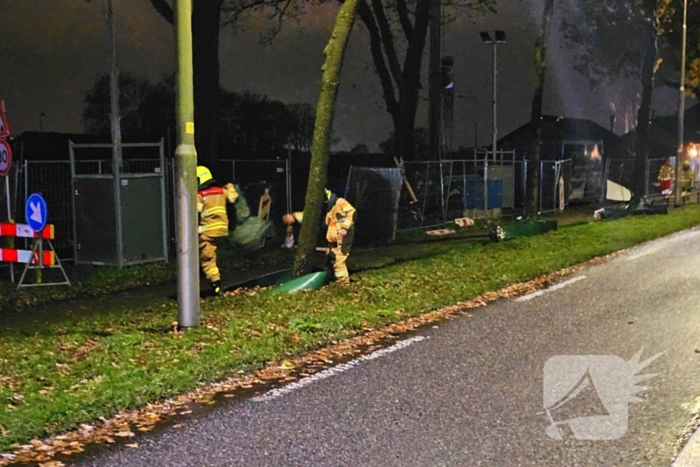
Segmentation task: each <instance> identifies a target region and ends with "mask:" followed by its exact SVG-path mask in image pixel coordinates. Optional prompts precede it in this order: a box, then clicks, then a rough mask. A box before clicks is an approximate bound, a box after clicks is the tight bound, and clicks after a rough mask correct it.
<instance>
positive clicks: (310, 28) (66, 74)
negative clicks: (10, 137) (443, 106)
mask: <svg viewBox="0 0 700 467" xmlns="http://www.w3.org/2000/svg"><path fill="white" fill-rule="evenodd" d="M540 2H541V0H522V1H520V0H501V1H500V2H499V11H500V13H499V15H497V16H489V17H479V18H475V19H474V22H475V23H476V24H474V22H472V21H471V20H468V19H464V20H459V21H455V22H452V23H450V24H448V25H447V26H446V27H445V41H444V42H445V50H444V54H448V55H453V56H455V75H456V94H463V95H464V94H471V95H476V96H477V98H478V109H477V110H478V124H479V143H480V144H482V145H483V144H487V143H488V142H489V141H490V132H491V123H490V122H491V70H492V62H491V48H490V47H489V46H487V45H485V44H483V43H482V42H481V40H480V38H479V35H478V32H479V31H480V30H494V29H504V30H506V32H507V34H508V42H507V43H506V44H505V45H503V46H500V47H499V50H498V52H499V53H498V55H499V60H498V64H499V81H498V83H499V86H498V92H499V97H498V102H499V113H498V115H499V136H503V135H505V134H506V133H508V132H510V131H512V130H514V129H515V128H517V127H518V126H520V125H522V124H524V123H525V122H526V121H527V120H528V119H529V105H530V103H529V101H530V95H531V83H530V77H531V75H532V44H533V39H534V31H535V27H534V24H535V20H534V19H533V18H535V17H538V8H539V7H540V5H539V3H540ZM570 3H575V0H572V2H570ZM559 4H561V3H558V5H559ZM336 8H337V7H336V5H335V4H326V5H322V6H316V7H313V8H312V9H310V10H309V11H308V12H307V14H306V15H305V16H304V17H303V18H302V20H301V23H300V24H297V23H296V22H293V21H290V22H288V23H287V24H285V26H284V28H283V31H282V32H281V33H280V35H279V36H278V37H277V38H276V39H275V41H274V42H273V43H272V44H271V45H269V46H262V45H259V43H258V31H259V30H261V29H262V27H263V21H262V20H261V19H260V18H254V19H253V20H252V21H251V22H250V23H248V24H247V26H246V27H245V28H244V29H243V30H239V31H234V30H232V29H231V28H225V29H222V31H221V49H220V57H221V64H222V73H221V84H222V86H223V87H225V88H227V89H229V90H232V91H242V90H249V91H252V92H256V93H260V94H266V95H268V96H270V97H271V98H275V99H279V100H281V101H284V102H298V101H306V102H310V103H315V101H316V98H317V94H318V81H319V79H320V76H321V64H322V63H323V54H322V51H323V47H324V46H325V43H326V41H327V39H328V36H329V34H330V30H331V28H332V24H333V19H334V17H335V12H336ZM115 11H116V15H117V34H118V41H119V45H118V47H119V50H118V54H119V67H120V69H121V70H123V71H129V72H132V73H135V74H138V75H141V76H148V77H151V78H153V79H154V80H156V79H158V78H160V77H161V76H162V75H164V74H167V73H170V72H172V71H173V67H174V32H173V29H172V26H170V25H169V24H167V23H166V22H165V21H164V20H162V19H161V18H160V17H159V16H158V14H157V13H156V12H155V11H154V10H153V8H152V6H151V5H150V2H149V1H148V0H115ZM561 14H562V12H561V11H557V19H556V20H555V23H556V24H555V25H554V27H553V32H554V36H553V38H552V41H551V43H550V48H549V53H550V55H549V58H550V70H549V72H548V75H547V80H548V81H547V88H546V96H545V104H544V107H545V108H544V111H545V113H547V114H556V115H563V116H567V117H582V118H589V119H592V120H594V121H596V122H598V123H600V124H601V125H604V126H606V127H607V126H608V121H609V120H608V119H609V114H610V111H609V107H610V103H611V102H612V103H614V105H615V106H616V108H617V119H618V120H617V121H618V123H617V126H616V131H617V132H618V133H624V131H625V126H624V120H625V118H624V115H625V112H626V111H627V110H628V109H630V108H632V107H633V105H634V103H633V100H634V99H635V95H636V93H637V89H638V86H637V85H636V83H624V82H618V83H615V84H614V85H611V86H607V87H605V88H598V89H596V90H593V91H591V90H589V89H588V85H587V81H586V80H585V79H584V78H583V77H581V76H580V75H578V74H577V73H576V72H574V71H573V69H572V56H573V54H572V53H571V52H570V51H568V50H565V49H564V48H562V47H561V46H560V44H561V37H560V34H559V32H558V18H560V17H561ZM567 14H571V13H567ZM0 18H2V27H1V28H0V70H2V73H1V74H0V99H4V100H5V103H6V106H7V109H8V114H9V119H10V125H11V128H12V131H13V134H15V135H17V134H20V133H21V132H23V131H27V130H38V129H39V124H40V114H41V113H42V112H44V113H45V117H43V128H44V130H45V131H63V132H79V131H81V129H82V124H81V121H80V114H81V110H82V98H83V95H84V92H85V90H86V89H87V88H88V87H89V86H90V85H91V84H92V82H93V81H94V79H95V77H96V76H98V75H99V74H103V73H106V72H108V71H109V66H110V62H109V51H110V48H109V47H110V44H109V37H108V33H107V25H106V22H105V21H104V17H103V14H102V1H101V0H97V1H96V2H91V3H88V2H84V1H76V0H51V1H50V2H47V1H46V0H0ZM368 42H369V39H368V36H367V34H366V31H365V29H364V27H363V26H362V24H361V23H360V22H359V21H358V22H357V23H356V25H355V29H354V31H353V36H352V39H351V43H350V46H349V48H348V55H347V57H346V62H345V65H344V69H343V77H342V81H341V88H340V93H339V102H338V110H337V114H336V121H335V130H334V131H335V133H336V135H337V136H338V137H339V138H340V143H339V144H338V146H337V148H336V149H349V148H350V147H352V146H354V145H355V144H358V143H365V144H367V145H368V146H369V147H370V149H375V150H376V149H377V146H376V145H377V144H378V143H379V142H381V141H383V140H384V139H386V137H387V136H388V134H389V132H390V131H391V129H392V128H391V120H390V118H389V116H388V114H387V113H386V111H385V110H384V106H383V101H382V97H381V89H380V86H379V81H378V78H377V77H376V74H375V72H374V65H373V64H372V61H371V58H370V56H369V51H368V46H367V45H368ZM424 62H425V63H427V50H426V60H424ZM425 76H426V78H425V79H424V87H425V90H424V91H423V94H424V97H425V98H427V74H426V75H425ZM675 105H676V97H675V93H674V92H673V91H672V90H669V89H666V90H660V92H657V93H656V100H655V106H656V107H657V109H658V110H657V111H658V113H659V114H669V113H673V112H674V109H675ZM425 107H426V106H424V108H423V109H421V110H420V111H419V114H418V126H427V123H426V122H427V116H426V110H425ZM474 110H475V109H474V105H473V100H470V99H458V100H457V101H456V103H455V147H457V146H459V145H465V146H470V145H472V143H473V128H474V119H475V111H474Z"/></svg>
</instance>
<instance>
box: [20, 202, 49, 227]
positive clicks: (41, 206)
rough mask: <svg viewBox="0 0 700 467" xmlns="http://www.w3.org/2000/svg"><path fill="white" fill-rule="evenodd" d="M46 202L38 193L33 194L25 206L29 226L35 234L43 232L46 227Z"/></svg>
mask: <svg viewBox="0 0 700 467" xmlns="http://www.w3.org/2000/svg"><path fill="white" fill-rule="evenodd" d="M46 214H47V209H46V201H44V198H42V197H41V195H40V194H38V193H32V194H31V195H30V196H29V198H28V199H27V204H26V205H25V206H24V216H25V219H26V220H27V224H29V227H30V228H31V229H32V230H33V231H34V232H41V231H42V230H44V227H46Z"/></svg>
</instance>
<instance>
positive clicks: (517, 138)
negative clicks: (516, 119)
mask: <svg viewBox="0 0 700 467" xmlns="http://www.w3.org/2000/svg"><path fill="white" fill-rule="evenodd" d="M533 134H534V125H533V124H532V122H528V123H526V124H525V125H523V126H521V127H520V128H518V129H516V130H514V131H512V132H510V133H509V134H507V135H506V136H504V137H503V138H501V139H500V140H499V142H501V143H507V142H511V143H520V142H529V141H530V140H531V139H532V137H533ZM601 140H602V141H606V142H608V141H614V142H616V143H619V144H622V140H621V138H620V137H619V136H617V135H616V134H615V133H613V132H611V131H609V130H607V129H605V128H604V127H602V126H601V125H598V124H597V123H595V122H592V121H591V120H586V119H583V118H567V117H557V116H554V115H543V116H542V142H543V143H559V142H562V141H601Z"/></svg>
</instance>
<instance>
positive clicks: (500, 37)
mask: <svg viewBox="0 0 700 467" xmlns="http://www.w3.org/2000/svg"><path fill="white" fill-rule="evenodd" d="M479 35H480V36H481V40H482V41H484V43H486V44H493V129H492V132H491V150H492V151H493V160H494V162H495V161H496V151H497V148H496V144H497V143H496V142H497V140H498V119H497V113H496V111H497V107H498V94H497V92H496V90H497V89H498V81H497V78H498V66H497V65H498V55H497V52H496V50H497V49H498V44H504V43H505V42H506V32H505V31H495V34H494V37H493V39H492V38H491V35H490V34H489V33H488V32H486V31H481V32H480V33H479ZM488 159H489V158H488V152H487V153H486V159H485V160H484V211H487V210H488V205H489V204H488V196H489V189H488V178H489V177H488V170H489V169H488V165H489V162H488Z"/></svg>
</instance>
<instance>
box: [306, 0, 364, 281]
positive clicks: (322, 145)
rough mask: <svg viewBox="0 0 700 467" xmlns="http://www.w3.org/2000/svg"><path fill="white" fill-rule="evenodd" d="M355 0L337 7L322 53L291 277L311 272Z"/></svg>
mask: <svg viewBox="0 0 700 467" xmlns="http://www.w3.org/2000/svg"><path fill="white" fill-rule="evenodd" d="M357 5H358V0H346V1H345V2H344V3H343V4H342V6H341V7H340V11H339V12H338V16H337V18H336V20H335V25H334V27H333V33H332V34H331V38H330V40H329V41H328V45H326V48H325V50H324V54H325V56H326V62H325V64H324V65H323V68H322V69H323V76H322V78H321V91H320V94H319V98H318V104H317V106H316V120H315V123H314V139H313V143H312V146H311V163H310V166H309V183H308V185H307V187H306V199H305V202H304V222H303V223H302V225H301V232H300V233H299V248H298V249H297V254H296V257H295V258H294V277H299V276H303V275H304V274H308V273H309V272H311V268H312V266H313V265H312V264H311V255H312V254H313V252H314V250H315V249H316V241H317V238H318V229H319V226H320V223H321V215H322V214H323V212H322V211H323V205H324V198H325V197H324V192H323V190H324V188H325V187H326V180H327V178H328V152H329V150H330V145H331V133H332V131H333V116H334V114H335V103H336V97H337V95H338V86H339V84H340V72H341V70H342V67H343V58H344V56H345V49H346V48H347V45H348V40H349V38H350V32H351V31H352V26H353V23H354V22H355V16H356V14H357Z"/></svg>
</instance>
